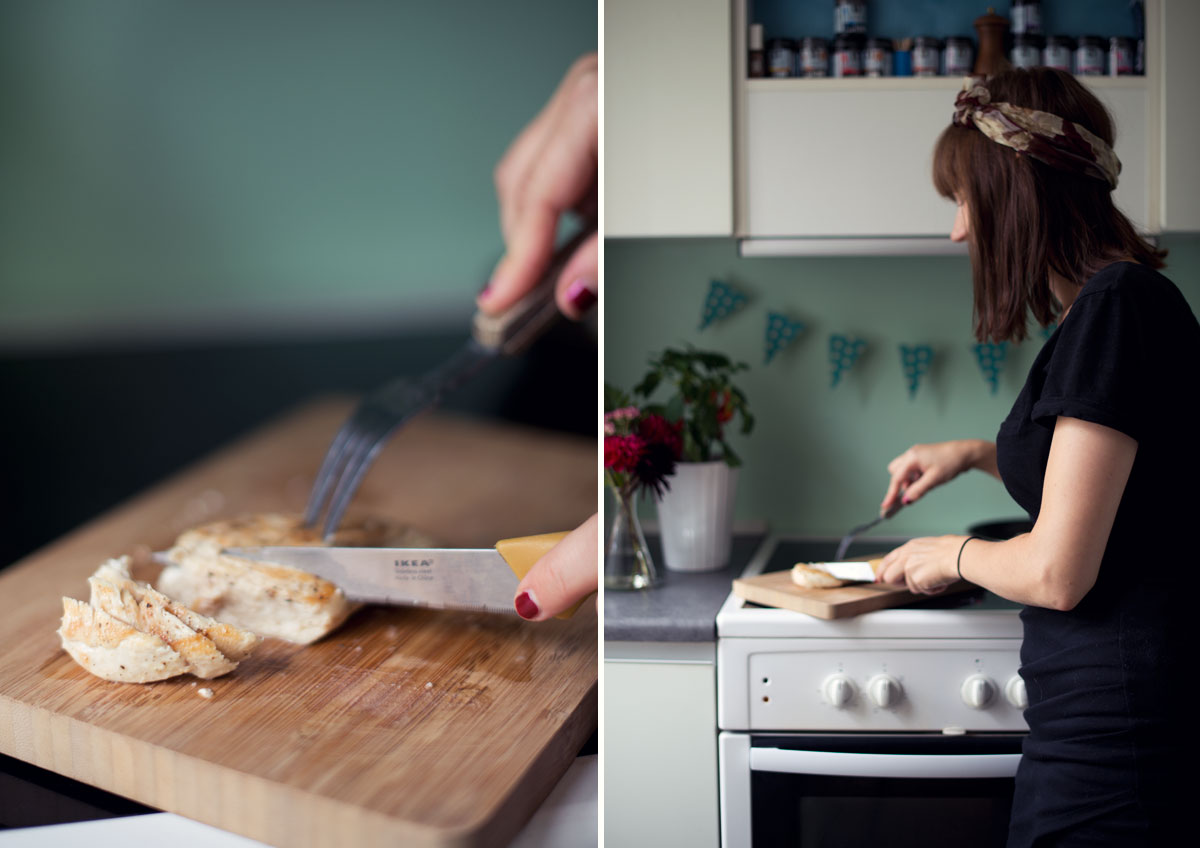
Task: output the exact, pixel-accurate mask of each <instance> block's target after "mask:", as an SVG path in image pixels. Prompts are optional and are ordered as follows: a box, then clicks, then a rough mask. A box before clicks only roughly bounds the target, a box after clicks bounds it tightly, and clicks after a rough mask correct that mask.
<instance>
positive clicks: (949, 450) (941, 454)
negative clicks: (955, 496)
mask: <svg viewBox="0 0 1200 848" xmlns="http://www.w3.org/2000/svg"><path fill="white" fill-rule="evenodd" d="M971 468H979V469H981V470H983V471H987V472H988V473H990V474H992V475H994V476H997V477H998V476H999V471H997V470H996V445H995V444H994V443H992V442H985V441H983V440H981V439H956V440H954V441H951V442H937V443H935V444H931V445H913V446H912V447H911V448H909V449H908V450H906V451H905V452H904V453H902V454H900V455H899V456H898V457H896V458H895V459H893V460H892V461H891V462H889V463H888V467H887V470H888V473H889V474H891V475H892V480H891V483H890V484H889V485H888V490H887V494H886V495H884V496H883V503H881V504H880V505H879V514H880V515H884V514H886V513H887V512H888V511H889V510H890V509H891V508H892V507H893V506H896V505H897V503H898V502H899V503H903V504H905V505H908V504H911V503H915V502H916V501H918V500H920V499H921V497H922V496H923V495H924V494H925V493H926V492H928V491H929V490H930V489H932V488H934V487H935V486H940V485H942V484H943V483H949V482H950V481H951V480H953V479H954V478H955V477H957V476H958V475H959V474H962V473H963V472H964V471H967V470H969V469H971Z"/></svg>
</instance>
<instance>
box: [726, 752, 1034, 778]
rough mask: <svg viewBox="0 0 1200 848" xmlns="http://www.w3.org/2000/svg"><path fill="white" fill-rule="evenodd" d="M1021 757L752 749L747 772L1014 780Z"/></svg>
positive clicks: (1016, 755) (1011, 755) (1008, 755)
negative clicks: (1007, 778)
mask: <svg viewBox="0 0 1200 848" xmlns="http://www.w3.org/2000/svg"><path fill="white" fill-rule="evenodd" d="M1020 762H1021V755H1020V754H844V753H839V752H836V751H793V750H790V749H786V748H751V749H750V770H751V771H770V772H782V773H784V774H814V775H830V776H838V777H900V778H922V777H931V778H932V777H941V778H958V777H966V778H989V777H1001V778H1003V777H1014V776H1015V775H1016V773H1017V764H1018V763H1020Z"/></svg>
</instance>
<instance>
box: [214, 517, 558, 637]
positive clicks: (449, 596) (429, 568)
mask: <svg viewBox="0 0 1200 848" xmlns="http://www.w3.org/2000/svg"><path fill="white" fill-rule="evenodd" d="M565 535H566V533H545V534H542V535H539V536H524V537H520V538H515V539H502V540H501V541H499V542H497V543H496V546H495V547H494V548H362V547H325V546H304V545H264V546H252V547H236V548H226V549H224V550H223V551H222V553H224V554H228V555H230V556H235V557H238V558H240V559H248V560H253V561H257V562H268V563H272V564H275V565H286V566H289V567H291V568H296V569H299V570H301V571H305V572H308V573H309V574H315V575H316V576H318V577H321V578H324V579H325V580H328V581H329V582H331V583H333V584H334V585H336V586H337V587H338V588H340V589H341V590H342V592H343V593H345V595H346V597H347V598H348V599H349V600H352V601H361V602H364V603H372V604H391V605H405V606H419V607H429V608H432V609H457V610H473V611H485V612H497V613H511V614H513V615H516V611H515V610H514V609H513V596H514V595H515V594H516V592H517V584H518V583H520V581H521V579H522V578H523V577H524V576H525V574H526V573H528V571H529V569H530V568H532V567H533V564H534V563H535V562H537V561H538V559H540V558H541V557H542V555H543V554H545V553H546V552H547V551H548V550H550V548H552V547H554V545H556V544H558V542H559V541H560V540H561V539H562V538H563V537H564V536H565ZM577 607H578V604H576V606H575V607H572V608H571V609H570V610H569V611H568V612H567V613H564V614H563V616H561V617H566V616H568V615H570V614H571V613H573V612H574V611H575V609H576V608H577Z"/></svg>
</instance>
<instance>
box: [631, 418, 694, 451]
mask: <svg viewBox="0 0 1200 848" xmlns="http://www.w3.org/2000/svg"><path fill="white" fill-rule="evenodd" d="M638 435H640V436H641V437H642V438H644V439H645V440H646V441H647V442H649V443H650V444H652V445H653V444H660V445H665V446H666V447H667V448H668V449H669V450H670V451H671V458H672V459H674V460H675V461H676V462H678V461H679V460H680V459H682V458H683V422H682V421H676V422H674V423H671V422H670V421H668V420H667V419H665V418H663V417H662V416H661V415H647V416H646V417H645V418H643V419H642V420H641V423H640V424H639V425H638Z"/></svg>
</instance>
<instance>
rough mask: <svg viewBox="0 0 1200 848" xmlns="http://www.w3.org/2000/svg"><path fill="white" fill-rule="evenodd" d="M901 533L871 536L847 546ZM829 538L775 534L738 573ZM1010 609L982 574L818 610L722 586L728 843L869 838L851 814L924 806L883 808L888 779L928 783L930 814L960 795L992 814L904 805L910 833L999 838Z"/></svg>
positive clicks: (1011, 685) (894, 786)
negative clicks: (950, 591)
mask: <svg viewBox="0 0 1200 848" xmlns="http://www.w3.org/2000/svg"><path fill="white" fill-rule="evenodd" d="M903 541H904V540H903V539H880V538H873V539H868V540H866V541H863V542H857V543H856V544H855V545H854V546H852V547H851V549H850V555H851V557H853V556H855V555H859V554H862V553H866V552H877V551H879V550H881V549H886V548H890V547H895V546H896V545H898V544H900V543H901V542H903ZM836 545H837V540H836V539H829V540H813V539H800V538H792V537H780V536H771V537H768V539H767V540H766V541H765V542H764V543H763V545H762V546H761V547H760V549H759V551H758V552H757V553H756V554H755V556H754V558H753V559H752V560H751V562H750V563H749V565H748V566H747V568H746V571H745V572H744V575H743V576H747V577H748V576H753V575H756V574H761V573H764V572H768V571H778V570H782V569H786V568H790V567H791V566H792V564H794V563H796V562H819V561H824V560H828V559H830V558H831V557H832V556H833V553H834V550H835V548H836ZM1019 611H1020V607H1019V606H1018V605H1016V604H1013V603H1011V602H1008V601H1005V600H1003V599H1001V598H998V597H996V596H994V595H990V594H988V593H985V592H983V591H982V590H980V591H979V592H967V593H962V594H958V595H951V596H942V597H938V598H935V599H931V600H929V601H925V602H921V603H920V604H917V605H914V606H910V607H906V608H899V609H888V610H878V611H875V612H870V613H866V614H864V615H860V616H856V617H853V618H848V619H841V620H834V621H826V620H823V619H818V618H814V617H812V616H808V615H804V614H803V613H798V612H793V611H791V610H780V609H772V608H767V607H761V606H758V605H755V604H752V603H748V602H746V601H743V600H742V599H741V598H738V597H737V596H735V595H733V594H732V593H731V594H730V596H729V597H728V598H727V599H726V601H725V603H724V605H723V606H722V608H721V610H720V612H719V613H718V615H717V705H718V706H717V721H718V725H719V728H720V731H721V733H720V746H719V756H720V769H721V809H722V844H723V845H725V846H726V848H734V846H749V845H767V844H776V843H779V844H783V843H784V842H785V841H786V842H787V843H788V844H800V845H806V844H811V845H837V844H843V842H840V841H837V840H838V838H839V835H840V836H841V837H844V839H845V842H844V844H847V845H853V844H865V842H864V841H863V840H866V839H872V838H873V837H872V835H871V833H869V832H865V831H864V832H857V831H854V828H855V827H856V826H858V824H859V823H861V822H868V821H875V820H878V818H879V816H880V814H881V813H884V812H886V813H887V816H885V817H884V818H889V819H891V820H892V821H893V823H894V821H895V817H896V816H897V815H899V816H901V817H902V818H904V817H907V816H909V815H910V814H911V811H914V810H921V809H924V808H923V807H922V804H921V803H919V802H916V801H914V802H913V803H912V804H911V806H910V807H908V808H903V809H901V810H900V811H899V812H897V811H892V810H890V809H889V804H890V801H889V800H888V799H894V798H895V797H897V796H898V795H900V796H905V797H906V798H907V799H908V800H910V801H912V800H913V798H914V797H917V796H921V797H926V800H927V801H928V802H929V803H930V804H931V805H933V806H931V807H930V808H929V809H928V810H926V812H929V813H930V815H931V818H932V819H933V820H939V819H944V816H945V809H946V807H947V806H948V805H950V806H953V804H951V803H950V802H949V801H947V796H950V797H954V798H956V799H957V806H958V807H960V808H962V809H963V810H964V821H972V822H974V823H975V824H974V825H972V826H973V827H975V828H977V829H978V828H979V827H980V826H983V827H985V828H986V830H985V832H983V833H976V831H974V830H971V831H968V832H958V831H956V830H955V829H954V828H948V829H943V830H942V831H938V830H936V829H935V830H934V831H931V832H926V829H925V828H924V827H923V826H921V825H920V823H919V821H917V820H914V821H913V822H912V823H911V824H912V826H911V828H909V829H908V831H911V833H912V834H914V836H913V843H912V844H914V845H915V844H921V845H923V846H926V847H927V846H930V845H938V844H956V845H962V844H968V843H969V842H970V843H972V844H974V843H981V844H985V845H986V844H989V843H993V842H995V843H997V844H1003V831H1004V829H1005V827H1006V824H1007V805H1008V804H1010V803H1011V784H1012V776H1013V775H1014V774H1015V772H1016V766H1017V763H1018V762H1019V760H1020V753H1019V752H1020V740H1021V738H1022V737H1023V736H1024V733H1025V731H1026V730H1027V726H1026V724H1025V721H1024V719H1023V717H1022V710H1023V709H1024V707H1025V688H1024V683H1023V681H1022V680H1021V678H1020V677H1019V675H1018V673H1017V669H1018V666H1019V664H1020V659H1019V655H1020V647H1021V622H1020V620H1019V618H1018V613H1019ZM968 779H969V781H970V784H971V786H973V787H974V788H973V789H972V790H970V791H968V792H966V795H967V796H969V797H959V796H961V795H962V794H963V783H962V782H963V781H964V780H968ZM839 781H840V783H839ZM830 792H832V793H834V796H836V799H837V803H836V804H831V800H832V797H833V796H830ZM847 805H849V807H848V808H847ZM934 808H936V809H937V810H938V811H940V812H936V811H935V809H934ZM834 809H836V810H838V811H839V812H838V814H837V816H836V824H835V818H834V816H833V814H832V812H831V811H832V810H834ZM847 809H850V810H851V812H850V813H849V814H847ZM781 810H788V811H789V812H787V813H781V812H780V811H781ZM860 810H861V815H859V811H860ZM985 823H986V824H985ZM863 826H864V827H865V826H866V825H863ZM847 827H850V828H851V831H853V838H851V836H848V835H847ZM835 831H836V833H835ZM908 831H905V832H908ZM894 836H895V831H892V832H891V834H890V835H889V839H888V841H887V842H886V844H889V845H893V844H901V843H897V842H895V839H894ZM856 840H858V841H856ZM939 840H941V841H939ZM876 841H877V840H876ZM904 844H907V843H904Z"/></svg>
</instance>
